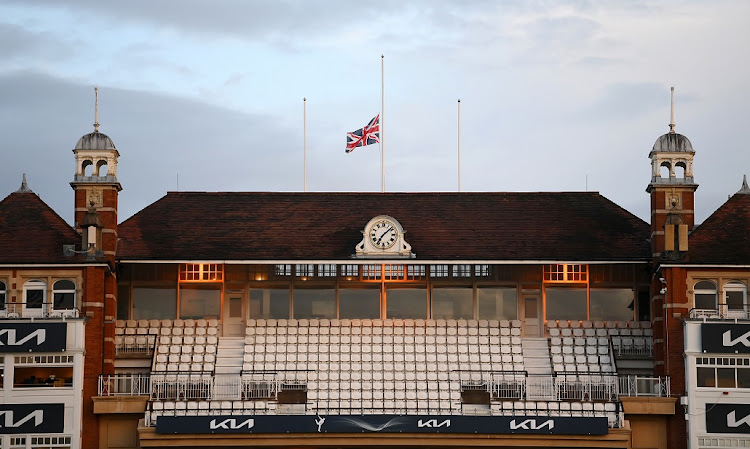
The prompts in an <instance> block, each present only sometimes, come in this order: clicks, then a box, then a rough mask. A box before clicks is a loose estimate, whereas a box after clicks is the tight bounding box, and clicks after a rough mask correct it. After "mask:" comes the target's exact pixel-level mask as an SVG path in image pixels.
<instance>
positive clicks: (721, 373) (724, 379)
mask: <svg viewBox="0 0 750 449" xmlns="http://www.w3.org/2000/svg"><path fill="white" fill-rule="evenodd" d="M716 386H717V387H719V388H734V387H735V383H734V368H716Z"/></svg>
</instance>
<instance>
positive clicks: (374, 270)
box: [362, 265, 383, 280]
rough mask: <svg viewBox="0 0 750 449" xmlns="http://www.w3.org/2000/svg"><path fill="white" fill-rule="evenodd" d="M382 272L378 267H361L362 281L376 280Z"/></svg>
mask: <svg viewBox="0 0 750 449" xmlns="http://www.w3.org/2000/svg"><path fill="white" fill-rule="evenodd" d="M382 271H383V270H381V266H380V265H362V280H378V279H380V277H381V275H382Z"/></svg>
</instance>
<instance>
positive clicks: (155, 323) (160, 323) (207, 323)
mask: <svg viewBox="0 0 750 449" xmlns="http://www.w3.org/2000/svg"><path fill="white" fill-rule="evenodd" d="M115 326H116V327H218V326H219V320H217V319H209V320H206V319H197V320H194V319H191V318H188V319H185V320H181V319H176V320H117V321H115Z"/></svg>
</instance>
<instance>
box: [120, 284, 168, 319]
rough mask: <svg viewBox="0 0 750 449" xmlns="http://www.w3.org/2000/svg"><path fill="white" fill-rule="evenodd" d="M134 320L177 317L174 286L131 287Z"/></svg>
mask: <svg viewBox="0 0 750 449" xmlns="http://www.w3.org/2000/svg"><path fill="white" fill-rule="evenodd" d="M131 301H132V302H133V314H132V315H133V317H132V319H134V320H161V319H168V320H173V319H175V318H177V289H175V288H174V287H169V286H164V287H158V286H157V287H133V296H132V298H131Z"/></svg>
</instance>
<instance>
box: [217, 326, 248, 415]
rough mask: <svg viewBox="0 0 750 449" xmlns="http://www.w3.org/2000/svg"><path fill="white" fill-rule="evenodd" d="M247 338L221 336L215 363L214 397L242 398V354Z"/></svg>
mask: <svg viewBox="0 0 750 449" xmlns="http://www.w3.org/2000/svg"><path fill="white" fill-rule="evenodd" d="M244 348H245V340H244V338H242V337H221V338H219V345H218V347H217V348H216V364H215V365H214V374H215V375H214V390H213V398H214V399H232V400H236V399H241V387H242V382H241V378H240V373H242V356H243V352H244Z"/></svg>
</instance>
